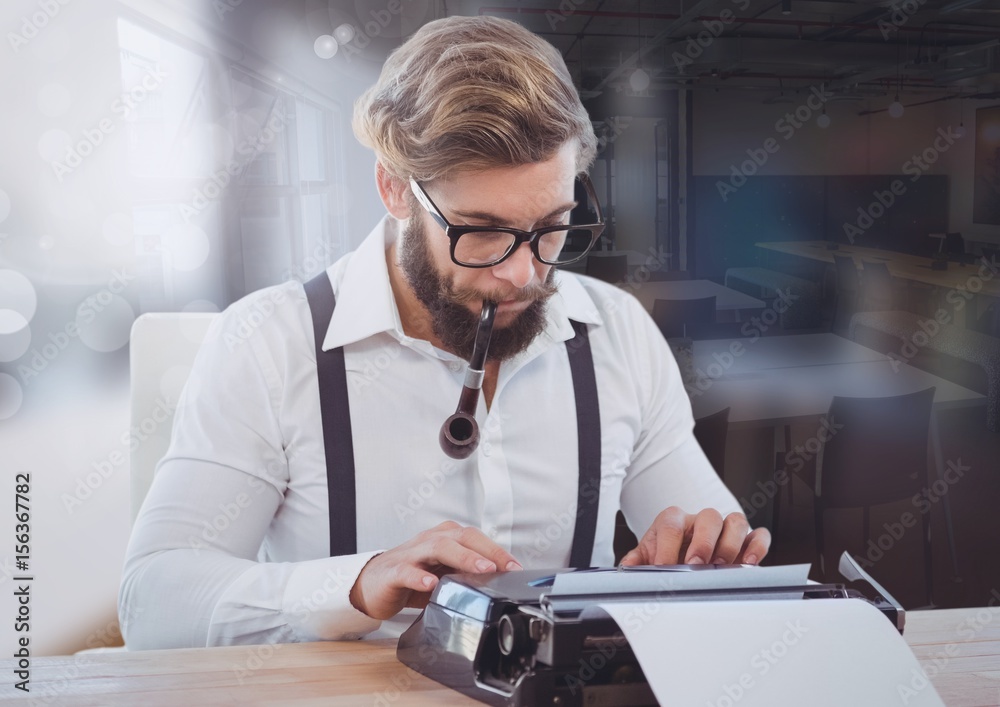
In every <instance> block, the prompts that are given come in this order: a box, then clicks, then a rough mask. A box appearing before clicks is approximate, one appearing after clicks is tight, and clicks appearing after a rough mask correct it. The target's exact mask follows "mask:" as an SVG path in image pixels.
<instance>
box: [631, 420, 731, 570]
mask: <svg viewBox="0 0 1000 707" xmlns="http://www.w3.org/2000/svg"><path fill="white" fill-rule="evenodd" d="M728 431H729V408H726V409H725V410H720V411H719V412H717V413H714V414H712V415H706V416H705V417H702V418H699V419H697V420H695V421H694V438H695V439H696V440H698V444H699V445H701V450H702V451H703V452H705V456H706V457H708V461H709V462H710V463H711V464H712V468H713V469H715V472H716V473H717V474H718V475H719V478H720V479H721V478H723V473H724V472H725V465H726V434H727V432H728ZM699 510H700V509H699ZM638 542H639V540H638V539H637V538H636V537H635V533H633V532H632V530H631V529H630V528H629V527H628V523H626V522H625V515H624V514H623V513H622V512H621V511H618V514H617V515H616V516H615V537H614V540H613V542H612V544H613V547H614V551H615V564H616V565H617V564H618V563H619V562H621V559H622V557H624V556H625V554H626V553H627V552H629V551H630V550H631V549H632V548H634V547H635V546H636V545H637V544H638Z"/></svg>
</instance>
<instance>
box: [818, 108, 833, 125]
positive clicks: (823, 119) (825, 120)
mask: <svg viewBox="0 0 1000 707" xmlns="http://www.w3.org/2000/svg"><path fill="white" fill-rule="evenodd" d="M816 125H818V126H819V127H821V128H829V127H830V116H828V115H827V114H826V108H824V109H823V112H822V113H820V115H819V117H818V118H816Z"/></svg>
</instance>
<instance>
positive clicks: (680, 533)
mask: <svg viewBox="0 0 1000 707" xmlns="http://www.w3.org/2000/svg"><path fill="white" fill-rule="evenodd" d="M693 522H694V516H689V515H688V514H687V513H685V512H684V511H683V510H681V509H680V508H677V507H676V506H671V507H670V508H668V509H666V510H665V511H663V512H661V513H660V515H658V516H656V520H654V521H653V525H652V526H651V527H650V529H649V530H647V531H646V535H645V536H643V540H644V541H646V540H647V538H648V543H649V545H650V546H651V547H652V548H653V552H652V553H650V554H651V555H652V557H650V558H649V559H650V563H651V564H654V565H676V564H677V563H678V562H680V556H681V554H680V551H681V546H682V545H683V544H684V541H685V540H686V539H687V537H686V535H687V530H688V528H689V527H690V526H691V524H692V523H693Z"/></svg>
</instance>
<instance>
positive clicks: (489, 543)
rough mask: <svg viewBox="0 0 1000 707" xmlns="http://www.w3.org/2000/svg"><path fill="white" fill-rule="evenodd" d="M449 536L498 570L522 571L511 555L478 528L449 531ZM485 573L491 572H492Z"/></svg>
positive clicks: (519, 564)
mask: <svg viewBox="0 0 1000 707" xmlns="http://www.w3.org/2000/svg"><path fill="white" fill-rule="evenodd" d="M450 534H451V535H453V536H454V537H455V539H456V540H457V541H458V542H459V544H461V545H464V546H465V547H467V548H469V549H470V550H474V551H475V552H477V553H479V554H480V555H482V556H483V557H485V558H487V559H488V560H489V561H490V562H492V563H493V564H494V565H495V566H496V568H497V569H499V570H504V571H506V570H520V569H524V568H523V567H521V563H520V562H518V561H517V559H515V557H514V556H513V555H511V554H510V553H509V552H507V551H506V550H504V549H503V548H502V547H500V546H499V545H497V544H496V543H495V542H494V541H493V540H491V539H490V538H489V537H487V536H486V534H485V533H483V532H482V531H481V530H479V529H478V528H459V529H458V530H453V531H451V532H450ZM512 563H513V564H512ZM487 571H490V572H492V571H494V570H487Z"/></svg>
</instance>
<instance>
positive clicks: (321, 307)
mask: <svg viewBox="0 0 1000 707" xmlns="http://www.w3.org/2000/svg"><path fill="white" fill-rule="evenodd" d="M305 290H306V298H307V299H308V300H309V309H310V310H311V312H312V322H313V334H314V335H315V337H316V377H317V379H318V381H319V407H320V412H321V415H322V418H323V446H324V447H325V448H326V495H327V498H328V499H329V502H330V557H337V556H338V555H354V554H356V553H357V551H358V521H357V497H356V495H355V488H354V438H353V437H352V436H351V406H350V401H349V400H348V397H347V368H346V367H345V365H344V347H343V346H338V347H337V348H335V349H331V350H330V351H323V339H324V337H326V330H327V328H328V327H329V326H330V317H332V316H333V308H334V307H335V306H336V304H337V301H336V298H335V297H334V295H333V285H332V284H331V283H330V278H329V277H328V276H327V274H326V272H321V273H320V274H319V275H317V276H316V277H314V278H313V279H312V280H310V281H309V282H307V283H305Z"/></svg>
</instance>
